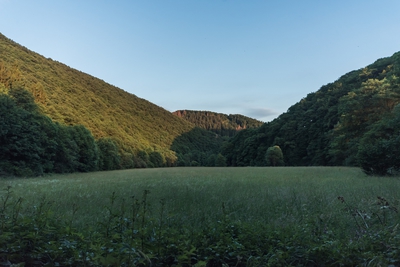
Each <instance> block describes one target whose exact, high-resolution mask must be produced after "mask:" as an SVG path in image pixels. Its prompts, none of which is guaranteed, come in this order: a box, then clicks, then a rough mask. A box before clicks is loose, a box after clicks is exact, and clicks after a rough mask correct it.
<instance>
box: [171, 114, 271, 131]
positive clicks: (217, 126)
mask: <svg viewBox="0 0 400 267" xmlns="http://www.w3.org/2000/svg"><path fill="white" fill-rule="evenodd" d="M172 114H174V115H176V116H178V117H181V118H184V119H185V120H187V121H189V122H191V123H194V124H195V125H196V126H197V127H200V128H203V129H206V130H209V131H212V132H214V133H217V134H219V135H221V136H234V135H235V134H236V133H237V132H238V131H240V130H243V129H248V128H257V127H260V126H261V125H263V124H264V123H263V122H262V121H258V120H256V119H252V118H249V117H246V116H243V115H239V114H229V115H227V114H223V113H216V112H212V111H195V110H177V111H174V112H173V113H172Z"/></svg>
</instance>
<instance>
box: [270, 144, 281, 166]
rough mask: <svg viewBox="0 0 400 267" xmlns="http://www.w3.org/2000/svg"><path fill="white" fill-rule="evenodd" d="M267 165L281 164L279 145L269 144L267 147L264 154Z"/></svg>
mask: <svg viewBox="0 0 400 267" xmlns="http://www.w3.org/2000/svg"><path fill="white" fill-rule="evenodd" d="M265 160H266V161H267V166H274V167H275V166H283V165H284V162H283V153H282V150H281V148H280V147H279V146H271V147H269V148H268V149H267V153H266V154H265Z"/></svg>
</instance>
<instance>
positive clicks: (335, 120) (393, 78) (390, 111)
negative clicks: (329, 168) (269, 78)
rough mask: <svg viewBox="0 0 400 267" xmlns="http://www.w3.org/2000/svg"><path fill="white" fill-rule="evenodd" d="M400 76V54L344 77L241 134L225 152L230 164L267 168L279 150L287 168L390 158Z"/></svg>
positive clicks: (398, 127) (395, 134) (396, 135)
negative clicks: (269, 153)
mask: <svg viewBox="0 0 400 267" xmlns="http://www.w3.org/2000/svg"><path fill="white" fill-rule="evenodd" d="M399 77H400V52H398V53H395V54H394V55H393V56H391V57H387V58H382V59H379V60H377V61H376V62H374V63H373V64H371V65H369V66H367V67H365V68H363V69H359V70H356V71H351V72H349V73H347V74H345V75H343V76H342V77H340V78H339V79H338V80H336V81H335V82H332V83H330V84H327V85H324V86H322V87H321V88H320V89H319V90H318V91H317V92H314V93H310V94H308V95H307V96H306V97H305V98H303V99H301V100H300V101H299V102H298V103H296V104H294V105H293V106H291V107H290V108H289V109H288V111H287V112H286V113H283V114H282V115H280V116H279V117H278V118H276V119H275V120H273V121H272V122H269V123H266V124H264V125H263V126H261V127H260V128H257V129H248V130H244V131H240V132H239V133H238V134H237V135H236V136H235V137H233V139H232V140H231V141H230V142H229V144H228V145H227V146H225V149H224V151H223V154H224V155H225V156H226V158H227V163H228V165H233V166H243V165H265V154H266V150H267V149H268V147H271V146H274V145H278V146H279V147H280V148H281V149H282V152H283V155H284V160H285V164H286V165H349V166H359V165H363V164H364V163H365V161H364V160H365V157H370V158H373V157H374V156H375V157H382V158H387V157H389V155H390V153H391V152H390V151H391V150H393V149H398V147H399V146H398V145H397V146H394V144H397V143H396V142H398V144H399V145H400V138H399V130H400V125H396V123H395V121H396V120H397V119H398V116H400V111H399V110H398V109H399V107H398V108H395V107H396V105H398V104H399V103H400V80H399ZM396 138H397V139H396ZM371 146H372V147H371ZM391 146H392V147H391ZM378 147H380V149H378ZM381 151H385V153H386V154H382V153H381ZM374 153H375V154H374ZM379 153H381V154H379ZM393 153H395V151H394V152H393ZM397 153H398V152H397ZM393 157H394V155H393ZM397 161H399V159H397ZM372 171H373V170H372Z"/></svg>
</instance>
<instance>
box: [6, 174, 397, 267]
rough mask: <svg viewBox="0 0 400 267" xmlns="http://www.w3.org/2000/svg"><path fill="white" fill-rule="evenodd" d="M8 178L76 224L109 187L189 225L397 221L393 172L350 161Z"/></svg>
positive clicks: (342, 228) (355, 233)
mask: <svg viewBox="0 0 400 267" xmlns="http://www.w3.org/2000/svg"><path fill="white" fill-rule="evenodd" d="M8 186H11V190H12V191H13V195H14V196H15V197H18V196H21V197H23V203H24V206H25V207H28V209H27V210H29V207H33V206H37V205H40V203H41V202H43V201H46V202H49V203H52V204H51V206H52V210H53V211H54V213H55V215H56V216H59V217H63V218H67V219H68V218H71V219H72V216H73V215H72V214H73V210H74V208H77V210H76V213H75V214H74V216H73V223H74V225H75V226H77V227H78V229H85V227H87V226H88V225H89V226H92V228H96V226H97V225H98V223H99V222H102V221H104V220H105V218H107V216H108V215H109V213H110V211H109V207H110V205H111V196H112V195H113V192H115V196H116V199H115V201H114V204H113V205H114V206H115V207H121V206H122V205H123V204H122V203H125V205H127V206H129V205H130V204H129V203H132V197H133V196H134V199H137V200H138V201H139V202H140V201H143V197H145V198H146V205H147V210H148V211H147V212H148V214H149V215H150V216H151V217H152V218H155V219H156V220H157V219H158V218H159V214H160V212H161V210H162V212H163V213H164V215H163V216H164V220H165V222H166V224H168V225H169V226H170V227H175V228H177V229H189V230H190V231H197V230H198V231H201V229H204V228H206V227H209V226H210V225H213V224H215V223H217V222H218V221H220V220H221V219H222V218H229V221H230V222H240V223H245V224H247V223H248V225H252V227H254V229H256V228H259V229H267V228H268V229H270V230H271V231H274V230H277V231H286V232H287V233H289V234H290V235H297V234H298V232H299V231H303V230H302V229H306V230H304V233H303V234H304V237H301V235H300V239H303V238H304V239H307V238H309V236H310V235H312V236H313V237H312V238H314V239H315V238H317V239H318V238H319V236H320V235H330V237H329V238H333V239H334V240H342V241H343V242H344V243H346V242H347V243H348V242H350V243H351V242H352V240H354V239H357V238H360V237H361V236H362V235H363V234H365V233H366V232H368V231H369V229H373V228H374V229H375V228H376V226H378V228H376V229H378V230H376V231H378V232H379V231H381V229H385V227H392V228H393V227H395V226H396V224H397V223H398V222H399V221H400V216H399V214H398V213H397V207H398V206H399V204H400V194H399V192H400V181H399V177H371V176H366V175H365V174H364V173H362V171H361V170H360V169H357V168H345V167H282V168H262V167H245V168H204V167H198V168H197V167H195V168H160V169H134V170H122V171H110V172H96V173H84V174H82V173H80V174H68V175H52V176H46V177H39V178H29V179H20V178H18V179H17V178H8V179H7V178H3V179H1V180H0V188H7V187H8ZM4 192H5V191H3V192H2V193H1V194H3V198H4ZM144 192H149V193H148V194H146V195H145V196H144ZM378 197H379V198H378ZM44 199H45V200H44ZM161 203H165V204H161ZM107 207H108V208H107ZM392 228H391V229H392ZM395 229H397V227H395ZM374 233H376V232H374ZM326 238H328V237H326ZM314 239H313V240H314ZM291 242H292V241H291ZM313 242H314V241H313ZM323 242H325V241H323ZM396 242H397V241H396ZM383 262H385V261H383ZM216 266H218V265H216Z"/></svg>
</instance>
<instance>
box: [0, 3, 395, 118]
mask: <svg viewBox="0 0 400 267" xmlns="http://www.w3.org/2000/svg"><path fill="white" fill-rule="evenodd" d="M399 14H400V1H399V0H354V1H352V0H302V1H300V0H291V1H289V0H275V1H270V0H264V1H261V0H254V1H252V0H248V1H245V0H140V1H139V0H138V1H136V0H126V1H123V0H114V1H111V0H109V1H105V0H84V1H83V0H80V1H78V0H0V32H1V33H2V34H4V35H6V36H7V37H8V38H11V39H12V40H14V41H16V42H17V43H20V44H21V45H23V46H26V47H27V48H29V49H31V50H33V51H35V52H38V53H40V54H42V55H44V56H45V57H50V58H52V59H54V60H57V61H60V62H63V63H65V64H67V65H68V66H70V67H73V68H75V69H78V70H80V71H83V72H86V73H88V74H91V75H93V76H95V77H98V78H100V79H103V80H104V81H106V82H108V83H111V84H113V85H116V86H118V87H120V88H122V89H124V90H125V91H128V92H130V93H133V94H135V95H137V96H138V97H141V98H144V99H147V100H149V101H151V102H153V103H155V104H157V105H159V106H161V107H163V108H165V109H167V110H169V111H175V110H177V109H191V110H210V111H215V112H221V113H226V114H243V115H247V116H250V117H253V118H257V119H260V120H263V121H270V120H272V119H273V118H275V117H277V116H278V115H279V114H281V113H283V112H286V111H287V109H288V108H289V107H290V106H291V105H293V104H295V103H296V102H298V101H300V99H301V98H303V97H305V96H306V95H307V94H308V93H310V92H315V91H317V90H318V89H319V88H320V87H321V86H322V85H324V84H327V83H329V82H333V81H335V80H336V79H338V78H339V77H340V76H341V75H343V74H345V73H347V72H349V71H351V70H355V69H360V68H362V67H365V66H366V65H368V64H370V63H373V62H374V61H375V60H376V59H378V58H382V57H386V56H391V55H392V54H393V53H395V52H397V51H399V50H400V15H399ZM0 52H1V51H0Z"/></svg>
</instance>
